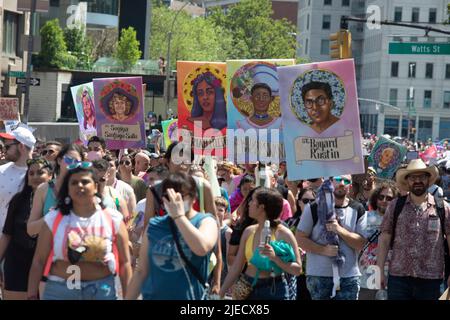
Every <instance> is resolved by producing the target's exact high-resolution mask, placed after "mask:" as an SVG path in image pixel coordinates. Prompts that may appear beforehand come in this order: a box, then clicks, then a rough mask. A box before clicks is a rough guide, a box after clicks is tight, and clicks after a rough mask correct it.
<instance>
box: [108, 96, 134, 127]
mask: <svg viewBox="0 0 450 320" xmlns="http://www.w3.org/2000/svg"><path fill="white" fill-rule="evenodd" d="M108 107H109V111H110V112H111V117H112V118H113V119H114V120H119V121H124V120H127V119H128V118H129V117H130V113H131V107H132V102H131V100H130V99H128V97H127V96H125V95H123V94H120V93H114V94H113V96H112V98H111V100H110V101H109V105H108Z"/></svg>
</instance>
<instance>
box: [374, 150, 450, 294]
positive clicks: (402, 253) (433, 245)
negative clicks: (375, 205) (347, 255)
mask: <svg viewBox="0 0 450 320" xmlns="http://www.w3.org/2000/svg"><path fill="white" fill-rule="evenodd" d="M438 175H439V174H438V170H437V168H436V167H434V166H431V167H427V166H426V165H425V163H424V162H423V161H422V160H421V159H415V160H411V162H410V163H409V164H408V166H407V167H406V168H404V169H399V170H398V171H397V174H396V182H397V185H398V186H399V188H400V189H402V190H406V191H409V194H408V195H407V196H402V197H399V198H397V199H396V200H394V201H392V202H391V203H390V204H389V206H388V207H387V209H386V213H385V215H384V218H383V223H382V224H381V235H380V239H379V252H378V258H377V266H378V268H379V269H380V270H381V269H382V268H384V264H385V261H386V257H387V254H388V251H389V249H390V248H391V249H392V259H391V261H390V263H389V276H388V279H387V282H386V277H385V276H384V273H382V272H381V273H379V274H380V285H381V288H382V289H384V288H385V287H386V284H387V285H388V286H387V291H388V299H389V300H437V299H438V298H439V297H440V285H441V283H442V278H443V277H444V263H445V260H446V259H445V256H446V254H445V247H447V249H448V246H447V245H448V241H449V240H448V235H450V216H449V214H450V207H449V205H448V204H447V203H445V202H444V201H442V200H438V201H437V202H436V201H435V197H433V196H432V195H431V194H429V193H428V188H429V187H430V186H431V185H433V184H434V182H435V181H436V179H437V178H438ZM445 237H447V239H445ZM445 242H446V243H445ZM447 253H448V251H447ZM447 257H448V255H447ZM447 277H448V276H447V275H446V276H445V279H447ZM448 282H449V281H448Z"/></svg>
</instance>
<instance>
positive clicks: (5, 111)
mask: <svg viewBox="0 0 450 320" xmlns="http://www.w3.org/2000/svg"><path fill="white" fill-rule="evenodd" d="M0 120H19V99H18V98H0Z"/></svg>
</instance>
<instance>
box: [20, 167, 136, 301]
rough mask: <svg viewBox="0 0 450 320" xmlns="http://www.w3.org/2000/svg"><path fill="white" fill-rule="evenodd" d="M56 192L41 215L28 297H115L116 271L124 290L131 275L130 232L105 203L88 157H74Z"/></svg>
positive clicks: (62, 298)
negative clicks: (51, 205) (42, 287)
mask: <svg viewBox="0 0 450 320" xmlns="http://www.w3.org/2000/svg"><path fill="white" fill-rule="evenodd" d="M67 169H68V172H67V174H66V177H65V178H64V181H63V184H62V185H61V189H60V191H59V192H58V206H57V209H55V210H53V211H51V212H50V213H48V214H47V215H46V216H45V217H44V225H43V226H42V228H41V231H40V232H39V237H38V242H37V247H36V252H35V255H34V258H33V262H32V265H31V270H30V276H29V279H28V294H27V295H28V299H30V300H35V299H38V287H39V281H40V280H41V277H42V276H43V275H45V276H46V277H47V279H48V280H47V282H46V286H45V291H44V294H43V299H44V300H116V299H117V295H116V287H115V282H114V275H118V276H119V277H120V281H121V287H122V290H123V294H124V295H125V294H126V292H127V286H128V283H129V281H130V279H131V274H132V270H131V263H130V262H131V260H130V253H129V250H128V232H127V228H126V226H125V223H124V222H123V217H122V214H121V213H119V212H118V211H117V210H114V209H108V208H105V206H104V205H103V202H102V199H101V198H100V197H99V194H98V177H97V176H96V175H95V173H94V170H93V169H92V163H90V162H81V161H80V162H75V163H73V164H71V165H69V166H68V167H67Z"/></svg>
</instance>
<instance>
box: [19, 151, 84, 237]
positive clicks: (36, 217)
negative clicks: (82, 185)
mask: <svg viewBox="0 0 450 320" xmlns="http://www.w3.org/2000/svg"><path fill="white" fill-rule="evenodd" d="M83 160H84V153H83V149H82V148H81V147H80V146H79V145H76V144H69V145H66V146H64V147H63V148H62V149H61V151H60V152H59V153H58V156H57V157H56V160H55V175H56V178H55V179H53V180H51V181H49V182H47V183H43V184H42V185H40V186H39V187H38V188H37V190H36V192H35V194H34V197H33V207H32V209H31V214H30V219H29V220H28V224H27V231H28V234H29V235H30V236H32V237H33V236H36V235H37V234H38V233H39V231H40V230H41V227H42V226H43V225H44V219H43V217H44V216H45V215H46V214H47V213H48V212H50V211H51V210H52V209H53V208H55V207H56V204H57V201H56V199H57V194H58V192H59V190H60V189H61V186H62V183H63V181H64V178H65V177H66V175H67V172H68V170H67V166H69V165H71V164H73V163H75V162H77V161H83Z"/></svg>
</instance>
